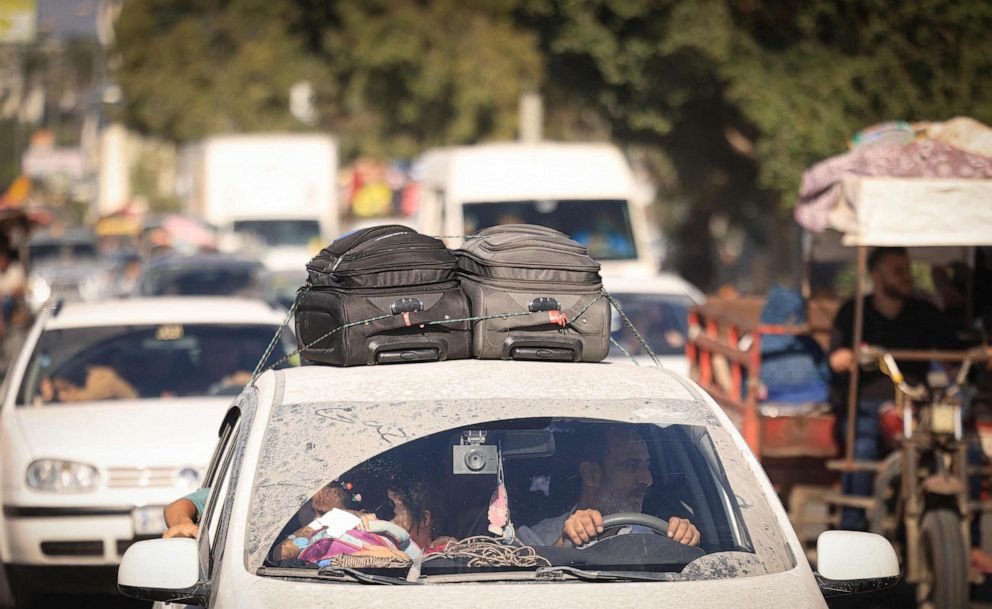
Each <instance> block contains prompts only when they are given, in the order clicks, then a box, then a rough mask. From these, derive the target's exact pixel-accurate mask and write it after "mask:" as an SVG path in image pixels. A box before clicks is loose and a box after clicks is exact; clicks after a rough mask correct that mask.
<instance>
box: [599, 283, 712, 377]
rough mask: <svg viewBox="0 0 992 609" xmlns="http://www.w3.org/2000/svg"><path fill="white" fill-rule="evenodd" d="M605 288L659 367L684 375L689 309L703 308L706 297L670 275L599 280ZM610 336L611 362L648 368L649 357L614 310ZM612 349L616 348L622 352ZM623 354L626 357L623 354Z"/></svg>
mask: <svg viewBox="0 0 992 609" xmlns="http://www.w3.org/2000/svg"><path fill="white" fill-rule="evenodd" d="M603 287H604V288H606V289H607V290H608V291H609V292H610V295H612V296H613V297H614V298H615V299H616V300H617V302H619V303H620V306H621V308H622V309H623V312H624V314H625V315H626V316H627V317H628V318H629V319H630V321H631V322H633V324H634V326H635V327H636V328H637V329H638V331H639V332H640V334H641V336H642V337H643V338H644V340H645V342H647V344H648V346H649V347H651V350H652V351H654V353H655V356H657V358H658V361H659V362H660V363H661V365H662V366H664V367H665V368H668V369H670V370H674V371H675V372H677V373H679V374H682V375H688V374H689V360H688V359H686V357H685V347H686V344H687V343H688V342H689V309H690V308H692V307H693V306H695V305H698V304H703V302H704V301H705V300H706V297H705V296H704V295H703V293H702V292H700V291H699V289H698V288H696V286H694V285H692V284H691V283H689V282H688V281H686V280H685V279H682V278H681V277H679V276H678V275H674V274H672V273H657V274H654V275H645V276H627V277H613V276H606V277H604V278H603ZM610 311H611V313H612V315H613V316H612V318H611V320H610V333H611V335H612V337H613V340H614V341H615V342H616V344H615V345H613V346H611V347H610V359H611V360H617V361H620V360H624V361H630V360H631V358H633V359H634V360H635V361H636V362H637V363H638V364H640V365H651V364H653V362H652V361H651V358H650V356H649V355H648V353H647V351H646V350H645V349H644V346H643V345H642V344H641V343H640V341H639V340H638V339H637V337H636V336H635V335H634V333H633V332H632V331H631V330H630V328H629V327H628V326H627V325H626V324H625V323H624V320H623V319H622V318H621V317H620V314H619V313H618V312H617V310H616V309H615V308H611V309H610ZM616 345H620V347H622V350H621V349H620V348H618V347H617V346H616ZM624 351H626V353H624Z"/></svg>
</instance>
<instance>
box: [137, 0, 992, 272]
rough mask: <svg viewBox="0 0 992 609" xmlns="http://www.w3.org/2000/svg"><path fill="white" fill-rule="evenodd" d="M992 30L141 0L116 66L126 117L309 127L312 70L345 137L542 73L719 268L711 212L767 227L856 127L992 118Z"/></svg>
mask: <svg viewBox="0 0 992 609" xmlns="http://www.w3.org/2000/svg"><path fill="white" fill-rule="evenodd" d="M990 31H992V4H990V3H989V2H987V0H957V1H956V0H917V1H914V2H902V1H899V0H878V1H875V0H831V1H825V2H813V3H810V2H796V1H790V2H780V1H772V0H510V1H499V0H480V1H479V2H471V3H465V2H458V1H457V0H395V1H394V0H340V1H338V2H326V0H143V1H142V2H127V3H125V4H124V9H123V11H122V14H121V16H120V19H119V21H118V41H117V49H118V51H119V56H120V65H119V69H118V78H119V81H120V82H121V84H122V86H123V89H124V92H125V97H126V101H125V116H126V118H127V120H128V121H129V123H130V124H131V125H132V126H133V127H136V128H138V129H140V130H142V131H145V132H148V133H151V134H153V135H157V136H164V137H167V138H170V139H173V140H177V141H185V140H195V139H199V138H201V137H204V136H206V135H208V134H211V133H217V132H230V131H258V130H279V129H282V130H285V129H289V130H293V129H302V128H306V126H305V125H302V124H301V123H300V122H299V121H298V120H297V119H295V118H294V117H293V116H292V115H291V114H290V113H289V112H288V89H289V87H290V86H291V85H292V84H293V83H296V82H299V81H301V80H307V81H310V82H311V83H312V84H313V85H314V87H315V90H316V99H317V103H318V109H319V111H320V113H319V115H320V124H319V125H317V127H318V128H321V129H324V130H328V131H331V132H333V133H335V134H337V135H338V136H339V137H340V138H341V139H342V142H343V143H344V145H345V154H346V156H350V155H354V154H359V153H371V154H375V155H383V156H385V155H396V156H412V155H413V154H415V153H417V152H418V151H420V150H423V149H425V148H427V147H431V146H436V145H443V144H457V143H470V142H475V141H482V140H486V139H506V138H511V137H513V135H514V133H515V129H516V122H517V103H518V98H519V95H520V94H521V93H522V92H524V91H527V90H537V91H540V92H542V93H543V94H544V96H545V100H546V103H545V109H546V110H545V111H546V124H547V126H548V128H547V132H548V134H549V135H550V136H552V137H560V138H563V139H580V138H586V137H608V138H611V139H613V140H615V141H617V142H618V143H620V144H625V145H628V146H636V147H639V148H640V149H642V150H646V151H647V152H648V153H647V154H646V155H644V158H648V159H654V160H655V161H656V162H655V166H656V168H657V175H658V176H659V177H661V178H665V179H663V180H662V185H663V189H662V193H663V194H664V195H666V200H668V201H672V200H679V201H684V202H685V205H683V208H682V209H681V210H678V209H676V210H675V211H674V212H673V211H672V210H670V209H669V210H666V212H669V215H670V216H671V217H673V218H675V225H676V228H679V227H680V228H681V229H682V231H683V232H684V234H686V235H687V236H691V238H689V239H686V248H687V251H688V252H689V256H690V258H693V259H694V263H693V269H694V270H695V271H696V273H697V275H696V276H694V277H693V278H694V279H695V280H697V281H699V282H700V283H702V284H704V285H707V284H709V283H710V281H711V280H712V279H713V273H714V272H715V268H716V266H717V265H716V264H715V262H714V261H713V251H709V250H707V251H703V250H706V248H710V246H709V245H708V244H707V242H706V240H705V239H699V238H698V235H699V233H700V231H704V232H706V231H710V232H712V226H713V224H712V223H711V222H710V219H711V217H713V216H719V217H720V218H721V222H722V223H723V224H726V222H724V221H728V222H730V224H732V225H735V226H738V227H743V228H744V229H745V230H746V231H747V232H748V234H749V235H750V236H751V240H752V241H753V242H755V243H759V244H760V243H761V242H762V240H768V241H773V239H772V237H773V236H776V235H777V234H780V229H779V227H775V226H772V225H770V223H769V222H768V218H769V217H778V218H780V219H781V218H784V217H786V214H784V213H782V212H784V211H785V210H787V209H788V207H790V206H791V204H792V203H793V201H794V198H795V193H796V187H797V185H798V181H799V178H800V175H801V173H802V171H803V169H804V168H805V167H807V166H808V165H809V164H810V163H812V162H814V161H816V160H818V159H821V158H823V157H825V156H828V155H831V154H836V153H838V152H840V151H842V149H843V146H844V142H845V141H846V140H847V139H848V138H849V137H850V136H851V135H852V134H853V133H855V132H856V131H857V130H859V129H861V128H863V127H865V126H868V125H871V124H873V123H877V122H881V121H885V120H893V119H904V120H942V119H947V118H950V117H953V116H955V115H967V116H972V117H974V118H977V119H979V120H982V121H984V122H986V123H992V37H990V36H989V35H988V32H990ZM670 207H671V206H670ZM721 222H718V223H717V224H718V225H720V224H721ZM713 236H715V237H717V238H718V239H717V240H719V237H720V235H718V234H714V235H713ZM707 258H708V259H709V261H710V262H709V263H708V264H707V263H706V262H705V259H707ZM700 260H703V261H702V262H700Z"/></svg>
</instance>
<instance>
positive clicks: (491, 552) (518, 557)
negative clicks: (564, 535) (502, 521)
mask: <svg viewBox="0 0 992 609" xmlns="http://www.w3.org/2000/svg"><path fill="white" fill-rule="evenodd" d="M438 558H446V559H448V560H465V561H466V562H467V566H469V567H473V568H478V567H523V568H533V567H550V566H551V561H549V560H548V559H547V558H545V557H543V556H541V555H539V554H538V553H537V551H536V550H535V549H534V548H532V547H531V546H527V545H506V544H505V543H503V542H501V541H499V540H498V539H495V538H493V537H486V536H485V535H477V536H475V537H467V538H465V539H462V540H459V541H449V542H448V543H447V545H445V546H444V549H443V550H441V551H440V552H435V553H433V554H428V555H427V556H425V557H424V562H428V561H430V560H436V559H438Z"/></svg>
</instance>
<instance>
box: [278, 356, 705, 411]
mask: <svg viewBox="0 0 992 609" xmlns="http://www.w3.org/2000/svg"><path fill="white" fill-rule="evenodd" d="M279 374H281V375H283V392H282V393H283V398H282V403H284V404H302V403H310V402H329V401H361V402H390V403H396V402H402V401H411V402H412V401H422V400H451V399H454V400H457V399H472V400H483V399H511V400H513V399H532V398H533V399H548V400H570V399H581V400H586V401H588V400H620V399H637V398H650V399H665V400H679V401H685V402H699V403H702V402H703V398H702V397H701V396H700V394H699V393H698V391H697V390H696V389H694V388H692V386H691V384H689V383H688V382H686V381H685V379H682V378H681V377H679V376H678V375H677V374H675V373H673V372H671V371H668V370H664V369H660V368H654V367H649V366H640V367H639V366H631V365H630V364H626V363H623V364H620V363H610V362H604V363H596V364H593V363H554V362H523V361H501V360H474V359H472V360H457V361H446V362H432V363H421V364H398V365H387V366H356V367H352V368H337V367H331V366H303V367H299V368H290V369H285V370H281V371H279Z"/></svg>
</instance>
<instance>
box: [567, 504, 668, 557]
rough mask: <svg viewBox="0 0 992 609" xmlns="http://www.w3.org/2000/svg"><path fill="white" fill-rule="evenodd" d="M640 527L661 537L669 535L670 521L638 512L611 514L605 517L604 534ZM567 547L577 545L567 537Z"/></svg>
mask: <svg viewBox="0 0 992 609" xmlns="http://www.w3.org/2000/svg"><path fill="white" fill-rule="evenodd" d="M629 526H638V527H645V528H648V529H651V530H652V531H655V532H656V533H659V534H660V535H667V534H668V521H667V520H665V519H663V518H658V517H657V516H651V515H650V514H640V513H637V512H617V513H616V514H610V515H609V516H603V532H604V533H605V532H606V531H608V530H610V529H615V528H617V527H629ZM565 547H566V548H574V547H575V544H574V543H572V540H571V539H570V538H568V537H567V536H566V537H565Z"/></svg>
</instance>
